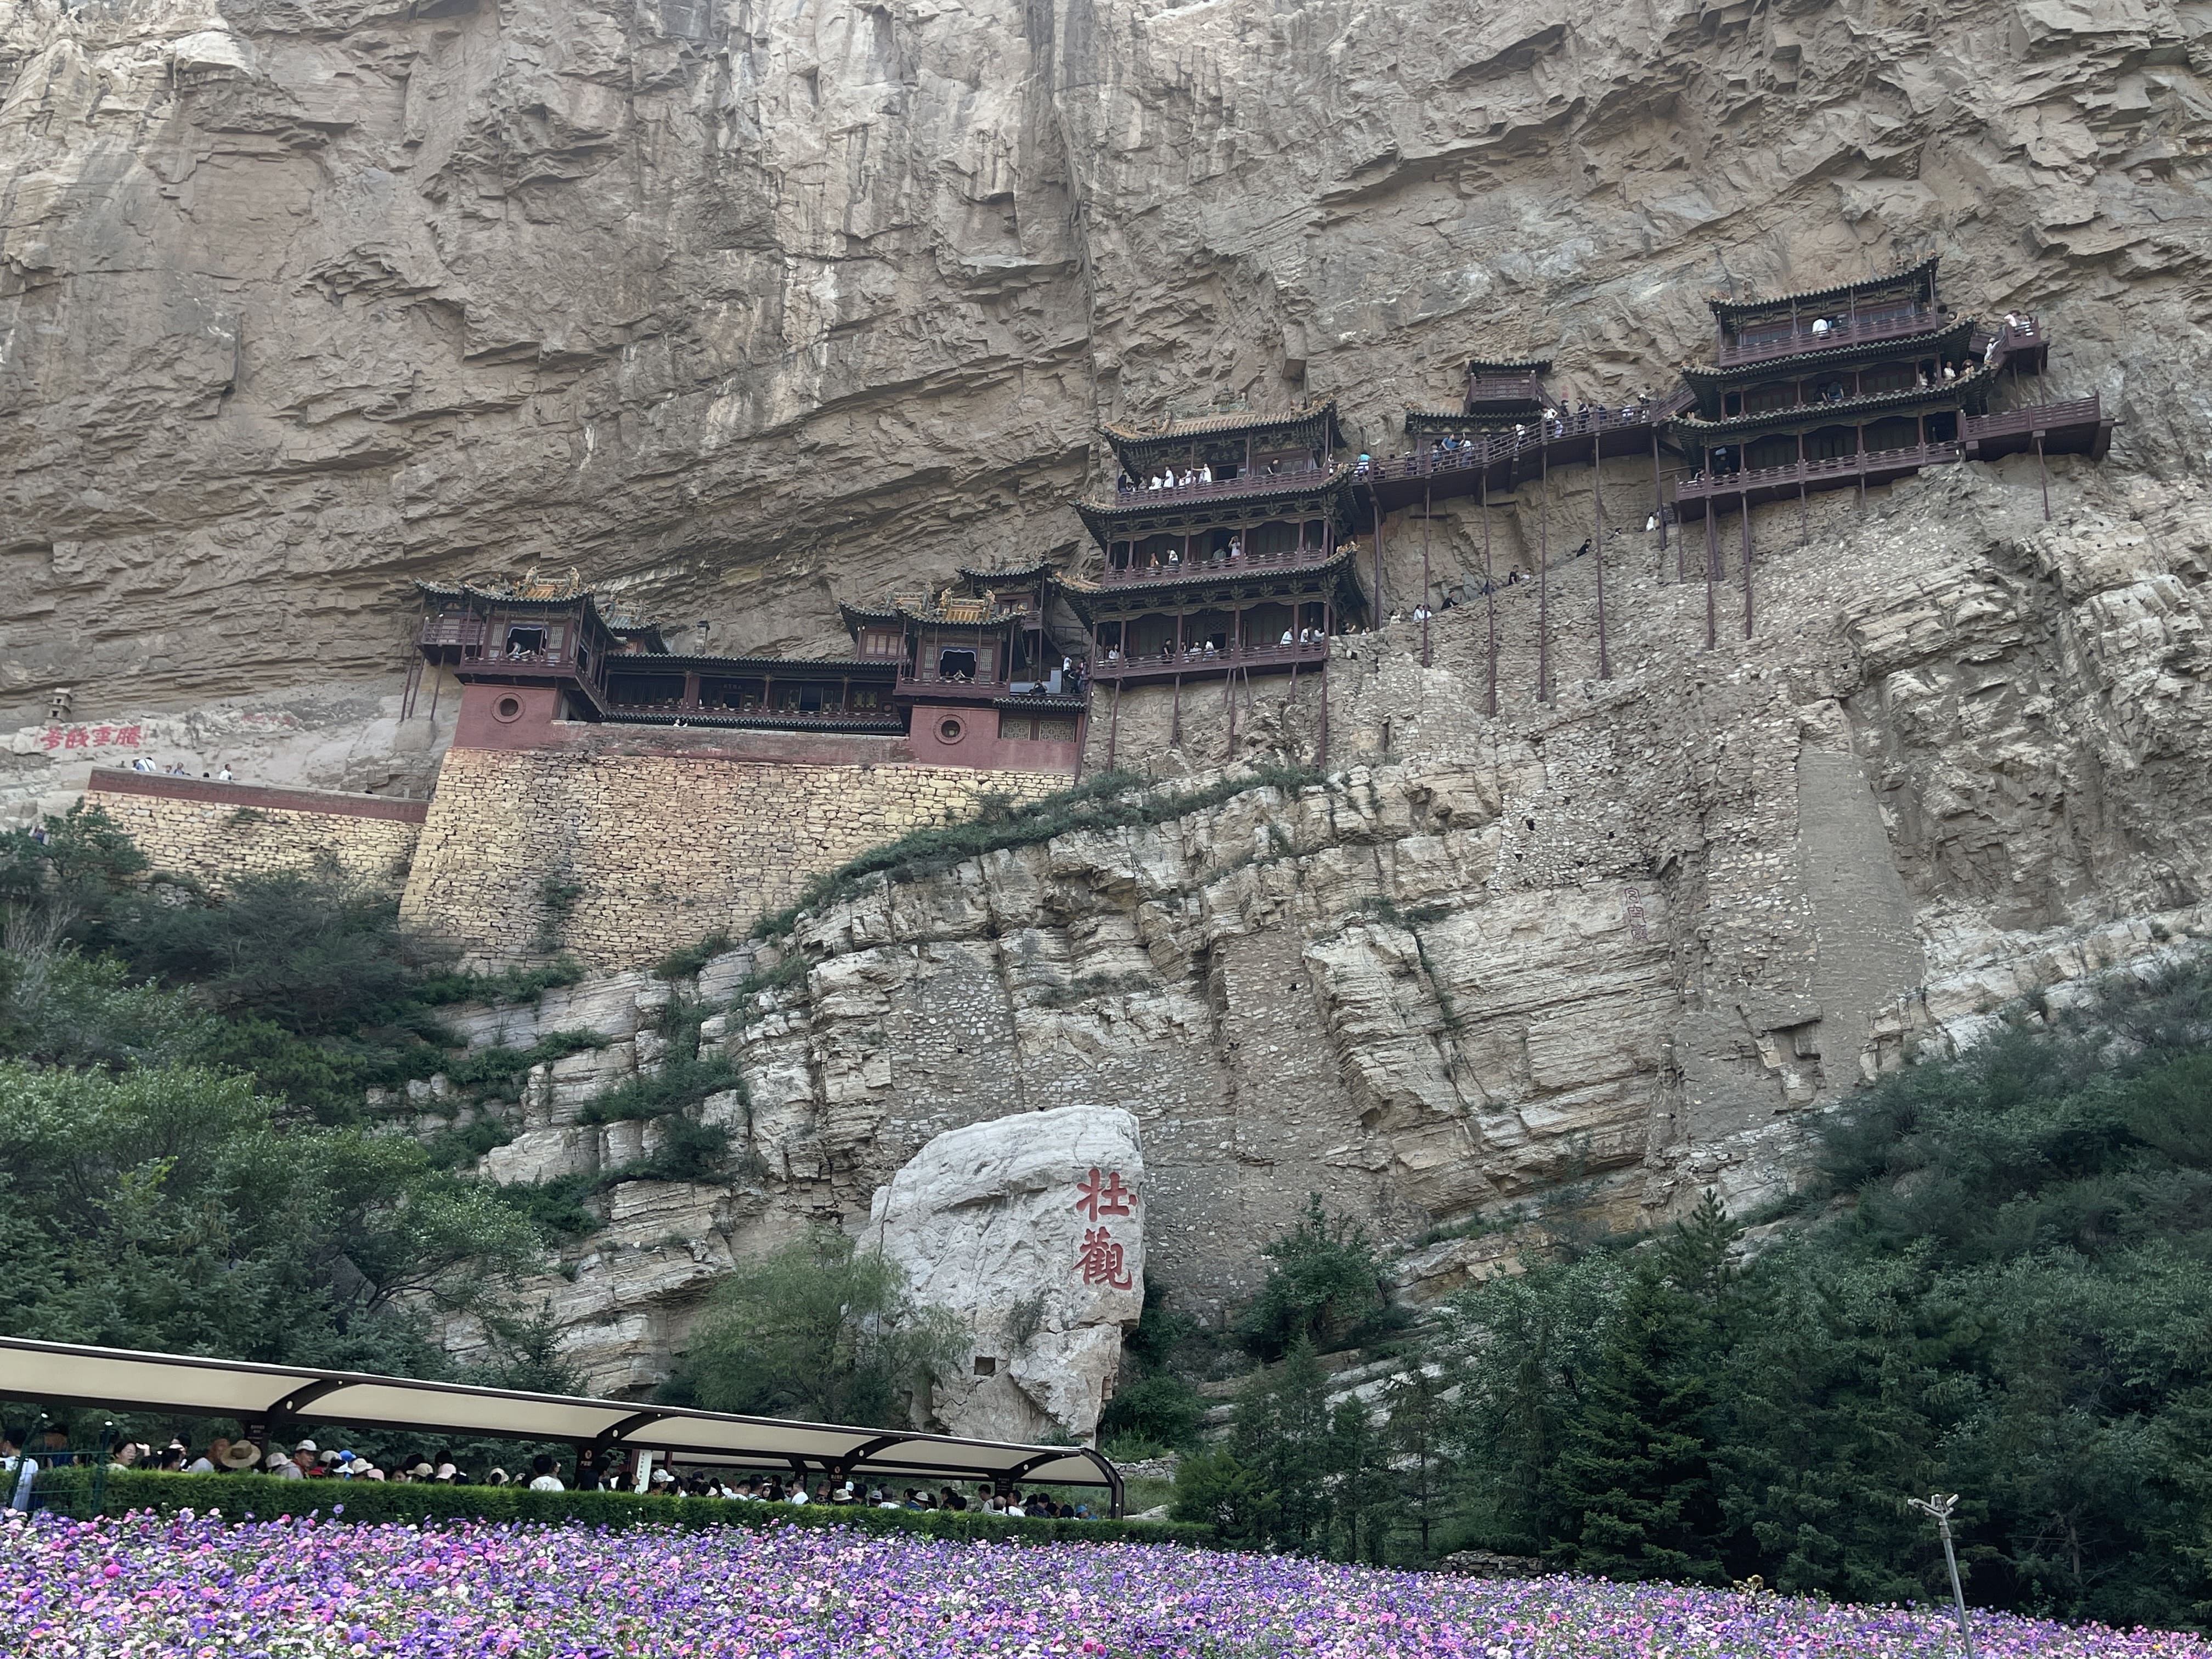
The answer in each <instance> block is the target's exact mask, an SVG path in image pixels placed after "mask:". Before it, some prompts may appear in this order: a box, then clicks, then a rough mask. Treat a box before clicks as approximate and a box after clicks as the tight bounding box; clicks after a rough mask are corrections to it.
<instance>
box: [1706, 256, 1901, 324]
mask: <svg viewBox="0 0 2212 1659" xmlns="http://www.w3.org/2000/svg"><path fill="white" fill-rule="evenodd" d="M1938 257H1939V256H1938V255H1936V254H1933V253H1931V254H1929V255H1928V256H1927V257H1926V258H1923V259H1922V260H1921V261H1920V262H1919V263H1918V264H1911V265H1906V266H1905V267H1904V268H1903V269H1901V270H1893V271H1890V272H1888V273H1887V274H1886V275H1883V276H1862V277H1860V278H1859V279H1858V280H1857V282H1852V283H1837V284H1836V285H1835V286H1834V287H1832V288H1808V289H1802V290H1801V291H1800V292H1798V293H1796V294H1778V295H1774V296H1773V297H1772V298H1771V299H1766V300H1719V299H1713V300H1707V301H1705V307H1706V309H1708V310H1709V311H1711V313H1713V317H1714V319H1715V320H1716V321H1717V322H1719V323H1721V324H1722V325H1723V326H1725V325H1727V323H1728V322H1729V319H1731V318H1735V317H1742V316H1747V315H1749V314H1750V313H1754V312H1766V311H1771V310H1773V309H1774V308H1775V307H1778V306H1784V307H1786V306H1791V305H1795V306H1796V307H1799V308H1800V309H1801V310H1802V308H1803V307H1806V306H1817V305H1820V304H1822V303H1824V302H1825V301H1829V300H1843V299H1848V298H1849V297H1850V295H1852V294H1854V293H1856V292H1857V291H1858V290H1859V289H1869V288H1888V287H1891V286H1892V285H1893V284H1895V283H1910V282H1915V281H1917V280H1918V279H1920V278H1922V277H1923V276H1927V275H1928V274H1929V272H1930V271H1932V270H1935V269H1936V260H1937V258H1938Z"/></svg>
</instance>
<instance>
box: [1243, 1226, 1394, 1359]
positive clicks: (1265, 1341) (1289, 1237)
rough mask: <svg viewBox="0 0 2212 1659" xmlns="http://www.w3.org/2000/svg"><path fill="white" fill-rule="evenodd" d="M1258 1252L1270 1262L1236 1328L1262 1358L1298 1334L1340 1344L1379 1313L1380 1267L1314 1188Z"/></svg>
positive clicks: (1363, 1238)
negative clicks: (1289, 1220)
mask: <svg viewBox="0 0 2212 1659" xmlns="http://www.w3.org/2000/svg"><path fill="white" fill-rule="evenodd" d="M1260 1253H1261V1255H1264V1256H1266V1257H1267V1259H1268V1261H1269V1262H1270V1263H1272V1264H1273V1265H1271V1266H1270V1267H1268V1269H1267V1283H1266V1284H1265V1285H1262V1286H1261V1290H1260V1294H1259V1295H1258V1296H1257V1297H1255V1298H1254V1299H1253V1301H1252V1304H1251V1306H1250V1307H1249V1308H1248V1309H1246V1310H1245V1312H1244V1316H1243V1319H1242V1320H1241V1321H1240V1322H1239V1324H1238V1328H1237V1334H1238V1335H1239V1336H1240V1337H1241V1338H1242V1339H1243V1341H1244V1343H1245V1345H1246V1346H1249V1348H1250V1349H1251V1350H1252V1352H1255V1353H1256V1354H1258V1355H1260V1356H1261V1358H1267V1359H1274V1358H1279V1357H1280V1356H1281V1355H1283V1354H1285V1353H1286V1352H1289V1351H1290V1349H1291V1346H1293V1345H1294V1344H1296V1343H1297V1342H1299V1341H1302V1340H1304V1341H1310V1342H1312V1343H1314V1344H1316V1346H1320V1347H1323V1348H1336V1347H1341V1346H1346V1344H1349V1343H1352V1342H1355V1341H1357V1340H1358V1339H1359V1338H1360V1337H1361V1336H1363V1335H1366V1334H1371V1333H1372V1328H1373V1327H1374V1326H1375V1325H1376V1323H1377V1322H1378V1321H1380V1320H1381V1319H1382V1318H1383V1315H1384V1311H1385V1310H1384V1307H1383V1275H1382V1266H1381V1263H1380V1262H1378V1261H1376V1255H1375V1247H1374V1245H1373V1243H1371V1242H1370V1240H1369V1239H1368V1237H1367V1233H1366V1230H1365V1229H1364V1228H1363V1227H1361V1226H1360V1225H1358V1223H1357V1222H1354V1221H1353V1220H1352V1219H1351V1218H1349V1217H1346V1216H1337V1217H1334V1218H1332V1217H1331V1216H1330V1215H1329V1214H1328V1212H1326V1211H1324V1210H1323V1209H1322V1202H1321V1194H1319V1193H1311V1194H1307V1197H1306V1207H1305V1212H1304V1214H1303V1215H1301V1216H1300V1217H1299V1218H1298V1219H1297V1222H1296V1223H1295V1224H1294V1225H1292V1227H1291V1231H1289V1232H1287V1233H1285V1234H1284V1235H1283V1236H1282V1237H1280V1238H1278V1239H1275V1240H1274V1241H1273V1242H1272V1243H1267V1244H1263V1245H1261V1248H1260Z"/></svg>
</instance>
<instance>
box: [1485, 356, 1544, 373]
mask: <svg viewBox="0 0 2212 1659" xmlns="http://www.w3.org/2000/svg"><path fill="white" fill-rule="evenodd" d="M1467 372H1468V374H1550V373H1551V372H1552V360H1551V359H1550V358H1549V357H1470V358H1468V360H1467Z"/></svg>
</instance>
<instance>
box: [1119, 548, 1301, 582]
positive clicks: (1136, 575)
mask: <svg viewBox="0 0 2212 1659" xmlns="http://www.w3.org/2000/svg"><path fill="white" fill-rule="evenodd" d="M1335 556H1336V550H1335V549H1334V548H1333V547H1310V546H1299V547H1286V548H1285V549H1283V550H1281V551H1280V552H1276V553H1240V554H1238V555H1237V556H1236V557H1235V558H1233V559H1232V558H1230V557H1228V556H1226V555H1220V556H1212V557H1209V556H1206V555H1205V554H1200V555H1198V556H1194V557H1193V558H1189V559H1182V558H1178V559H1176V560H1174V561H1173V562H1169V563H1165V564H1137V565H1131V566H1129V567H1127V568H1126V569H1119V570H1117V569H1115V568H1113V567H1111V566H1110V565H1109V567H1108V568H1106V569H1105V570H1104V571H1103V573H1102V574H1100V576H1099V580H1100V581H1101V582H1102V583H1103V584H1104V585H1106V586H1122V585H1127V584H1131V583H1138V582H1171V581H1179V580H1184V579H1186V578H1188V579H1189V580H1207V581H1218V580H1220V579H1221V578H1222V577H1224V576H1236V575H1241V574H1244V573H1245V572H1247V571H1253V570H1283V569H1288V568H1296V567H1297V566H1299V565H1310V564H1325V563H1327V562H1328V561H1329V560H1330V559H1332V558H1334V557H1335Z"/></svg>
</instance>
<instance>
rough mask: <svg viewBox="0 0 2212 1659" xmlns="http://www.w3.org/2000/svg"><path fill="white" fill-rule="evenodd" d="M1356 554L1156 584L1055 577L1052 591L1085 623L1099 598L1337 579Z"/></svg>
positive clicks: (1347, 549)
mask: <svg viewBox="0 0 2212 1659" xmlns="http://www.w3.org/2000/svg"><path fill="white" fill-rule="evenodd" d="M1357 551H1358V550H1357V549H1356V548H1354V547H1352V546H1350V545H1348V544H1347V545H1346V546H1342V547H1340V548H1338V549H1337V550H1336V551H1335V552H1334V554H1332V555H1331V556H1329V557H1328V558H1327V559H1324V560H1322V561H1321V562H1319V563H1316V564H1294V565H1276V566H1272V567H1267V568H1249V567H1248V568H1245V569H1243V570H1238V571H1234V572H1227V571H1222V570H1216V569H1211V568H1196V569H1194V570H1193V571H1192V572H1191V573H1190V574H1188V575H1186V576H1168V577H1164V578H1163V579H1161V580H1158V581H1144V582H1112V583H1107V582H1094V581H1091V580H1086V579H1085V578H1081V577H1069V576H1055V577H1054V578H1053V583H1052V586H1053V591H1054V592H1056V593H1058V594H1059V595H1060V598H1062V599H1065V600H1066V601H1067V603H1068V604H1069V605H1071V606H1073V609H1074V611H1075V614H1076V615H1077V616H1078V617H1081V618H1083V619H1084V620H1085V621H1088V620H1089V619H1090V617H1091V606H1092V605H1096V604H1097V603H1098V602H1099V601H1100V600H1102V599H1130V598H1144V597H1159V598H1164V599H1166V598H1173V597H1174V596H1175V595H1176V594H1180V593H1186V592H1188V591H1189V590H1190V589H1192V588H1194V587H1204V586H1208V585H1215V586H1218V585H1219V584H1220V583H1223V582H1238V583H1246V582H1267V581H1279V580H1296V581H1298V582H1301V583H1304V582H1308V581H1312V580H1331V579H1334V580H1342V579H1344V578H1345V577H1346V576H1348V575H1349V574H1350V573H1351V569H1352V559H1353V557H1354V556H1355V555H1356V553H1357Z"/></svg>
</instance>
